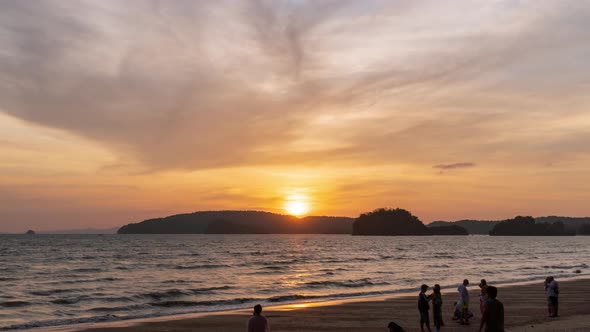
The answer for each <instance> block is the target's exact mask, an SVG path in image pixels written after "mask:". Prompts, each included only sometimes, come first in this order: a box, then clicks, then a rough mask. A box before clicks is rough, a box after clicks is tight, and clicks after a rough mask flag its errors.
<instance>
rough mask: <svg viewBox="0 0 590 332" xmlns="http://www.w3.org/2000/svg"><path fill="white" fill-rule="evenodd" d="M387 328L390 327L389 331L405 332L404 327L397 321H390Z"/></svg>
mask: <svg viewBox="0 0 590 332" xmlns="http://www.w3.org/2000/svg"><path fill="white" fill-rule="evenodd" d="M387 328H388V329H389V332H405V331H404V329H403V328H402V327H401V326H399V325H397V324H396V323H395V322H389V325H387Z"/></svg>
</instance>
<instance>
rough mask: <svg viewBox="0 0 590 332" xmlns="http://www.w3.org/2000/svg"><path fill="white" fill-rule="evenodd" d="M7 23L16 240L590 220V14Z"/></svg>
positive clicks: (1, 185)
mask: <svg viewBox="0 0 590 332" xmlns="http://www.w3.org/2000/svg"><path fill="white" fill-rule="evenodd" d="M2 7H3V9H2V11H0V232H21V231H24V230H26V229H28V228H32V229H38V230H50V229H52V230H55V229H72V228H87V227H92V228H109V227H115V226H119V225H122V224H125V223H128V222H136V221H140V220H142V219H144V218H149V217H158V216H163V215H168V214H174V213H181V212H190V211H196V210H208V209H256V210H266V211H271V212H279V213H284V212H285V206H287V205H289V204H290V203H289V201H291V202H293V201H298V202H300V201H302V202H304V203H305V204H306V205H308V208H309V211H308V212H307V213H308V214H311V215H345V216H357V215H358V214H359V213H361V212H365V211H368V210H372V209H374V208H378V207H402V208H406V209H409V210H411V211H412V212H413V213H414V214H416V215H417V216H419V217H420V218H421V219H422V220H423V221H425V222H430V221H433V220H456V219H463V218H479V219H501V218H508V217H513V216H514V215H517V214H524V215H535V216H540V215H568V216H587V215H590V205H589V204H588V202H589V201H590V190H589V189H590V171H589V170H590V144H589V143H590V111H589V110H590V107H589V106H590V65H589V64H588V61H587V59H588V56H589V55H590V44H589V43H587V42H586V40H587V31H588V30H590V6H588V5H585V4H583V3H582V2H577V1H560V2H554V1H519V2H514V1H482V2H467V1H465V2H463V1H456V2H453V3H452V4H450V3H445V4H444V5H443V4H442V3H441V2H439V1H424V2H418V1H407V2H406V1H400V2H390V3H384V2H380V1H376V2H373V1H366V2H358V1H335V2H329V1H328V2H320V3H318V2H315V1H258V2H253V1H244V2H239V1H238V2H236V1H230V2H224V1H216V2H188V3H187V2H180V1H166V2H151V1H134V2H132V3H128V2H124V3H122V2H120V1H100V2H97V1H76V2H56V1H39V2H35V3H31V2H25V1H13V0H9V1H5V2H3V4H2ZM291 205H292V204H291Z"/></svg>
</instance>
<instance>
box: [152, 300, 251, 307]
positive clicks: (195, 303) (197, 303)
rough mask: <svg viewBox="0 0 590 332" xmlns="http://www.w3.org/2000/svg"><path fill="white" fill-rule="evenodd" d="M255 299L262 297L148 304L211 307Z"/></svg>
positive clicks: (242, 302)
mask: <svg viewBox="0 0 590 332" xmlns="http://www.w3.org/2000/svg"><path fill="white" fill-rule="evenodd" d="M255 301H260V299H256V298H238V299H232V300H214V301H163V302H151V303H148V304H149V305H151V306H156V307H166V308H174V307H202V306H206V307H210V306H222V305H236V304H244V303H249V302H255Z"/></svg>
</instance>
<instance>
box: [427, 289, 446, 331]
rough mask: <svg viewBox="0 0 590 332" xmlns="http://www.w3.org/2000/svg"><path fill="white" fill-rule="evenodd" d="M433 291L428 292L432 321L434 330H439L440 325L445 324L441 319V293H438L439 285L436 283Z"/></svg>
mask: <svg viewBox="0 0 590 332" xmlns="http://www.w3.org/2000/svg"><path fill="white" fill-rule="evenodd" d="M433 290H434V292H433V293H432V294H430V299H431V300H432V320H433V321H434V330H435V331H436V332H440V327H441V326H443V325H445V324H444V323H443V319H442V304H443V300H442V294H441V293H440V285H439V284H436V285H434V288H433Z"/></svg>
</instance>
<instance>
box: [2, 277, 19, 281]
mask: <svg viewBox="0 0 590 332" xmlns="http://www.w3.org/2000/svg"><path fill="white" fill-rule="evenodd" d="M16 280H18V278H12V277H0V281H16Z"/></svg>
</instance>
